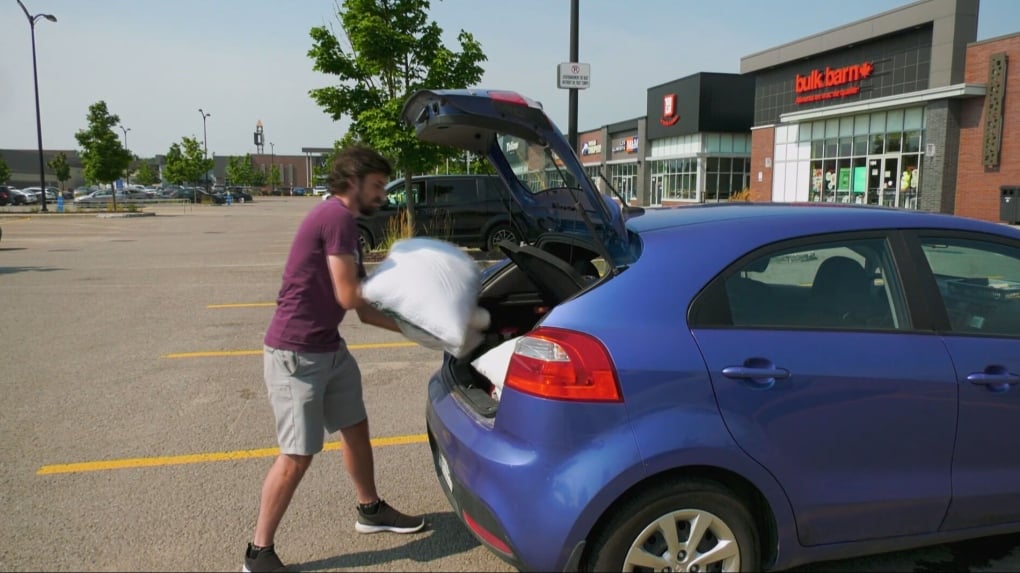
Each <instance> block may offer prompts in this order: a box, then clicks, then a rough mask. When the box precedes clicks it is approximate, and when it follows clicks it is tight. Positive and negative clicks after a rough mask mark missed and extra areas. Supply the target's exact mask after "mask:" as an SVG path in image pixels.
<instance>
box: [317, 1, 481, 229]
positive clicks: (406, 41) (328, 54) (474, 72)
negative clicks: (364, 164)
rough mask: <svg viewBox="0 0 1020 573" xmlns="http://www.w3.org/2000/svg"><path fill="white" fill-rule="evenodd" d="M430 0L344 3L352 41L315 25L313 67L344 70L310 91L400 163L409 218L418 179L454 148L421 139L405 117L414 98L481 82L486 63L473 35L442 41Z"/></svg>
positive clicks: (354, 135)
mask: <svg viewBox="0 0 1020 573" xmlns="http://www.w3.org/2000/svg"><path fill="white" fill-rule="evenodd" d="M429 6H430V2H429V0H344V1H343V4H342V7H338V14H337V19H338V20H339V22H340V26H341V29H342V31H343V36H344V40H345V41H346V45H343V44H341V42H340V40H339V39H338V38H337V37H336V36H335V35H334V34H333V32H332V31H331V30H330V29H328V28H326V27H325V26H320V27H316V28H312V30H311V32H310V35H311V37H312V48H311V50H309V51H308V56H309V57H310V58H311V59H312V61H313V62H314V65H313V68H314V69H315V70H316V71H318V72H322V73H325V74H330V75H335V76H337V78H338V80H339V83H338V85H335V86H328V87H324V88H318V89H313V90H311V92H310V95H311V97H312V99H313V100H315V102H316V103H318V104H319V106H320V107H322V108H323V110H324V111H326V113H328V114H329V115H330V116H331V117H332V118H333V119H334V120H339V119H340V118H341V117H343V116H348V117H349V118H350V119H351V126H350V132H349V133H348V135H349V136H351V139H353V140H358V141H362V142H364V143H366V144H368V145H371V146H372V147H374V148H375V149H377V150H378V151H379V152H380V153H382V154H383V155H385V156H387V157H389V158H391V160H395V161H394V165H396V167H397V169H398V170H399V171H402V172H403V173H404V181H405V189H406V190H407V193H406V195H407V196H408V199H409V202H408V213H407V215H408V218H409V221H408V223H409V226H410V228H411V229H414V228H415V222H414V204H413V201H414V197H413V196H412V195H411V193H410V190H411V177H412V176H413V174H414V173H426V172H429V171H431V170H432V168H433V167H435V166H436V165H438V164H439V163H440V162H441V161H443V160H444V159H445V158H446V157H448V156H449V150H448V149H444V148H441V147H439V146H436V145H432V144H427V143H424V142H422V141H419V140H418V139H417V138H416V137H415V136H414V131H413V129H412V128H410V127H408V126H405V125H404V124H403V122H401V120H400V111H401V109H402V108H403V105H404V102H405V100H406V99H407V97H408V96H409V95H410V94H412V93H414V92H415V91H417V90H419V89H422V88H437V89H438V88H445V89H452V88H466V87H468V86H470V85H474V84H476V83H477V82H478V81H479V80H480V79H481V77H482V73H483V72H484V70H483V69H482V67H481V66H480V65H479V64H480V63H481V62H483V61H485V59H486V58H485V54H483V53H482V47H481V44H479V43H478V42H477V41H476V40H475V39H474V36H472V35H471V34H470V33H468V32H465V31H464V30H461V31H460V33H459V34H458V35H457V41H458V42H459V44H460V52H454V51H452V50H450V49H448V48H446V47H445V46H444V45H443V42H442V34H443V30H442V28H440V27H439V25H438V24H436V23H435V22H431V23H430V22H429V21H428V10H429Z"/></svg>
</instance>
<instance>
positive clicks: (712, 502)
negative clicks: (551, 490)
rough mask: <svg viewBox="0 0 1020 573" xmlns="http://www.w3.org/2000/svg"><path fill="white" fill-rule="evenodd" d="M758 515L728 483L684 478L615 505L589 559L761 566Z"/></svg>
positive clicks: (606, 565)
mask: <svg viewBox="0 0 1020 573" xmlns="http://www.w3.org/2000/svg"><path fill="white" fill-rule="evenodd" d="M758 554H759V549H758V536H757V532H756V530H755V527H754V520H753V519H752V517H751V513H750V512H749V511H748V510H747V508H746V507H745V506H744V504H743V503H741V502H740V501H739V498H738V497H737V496H736V495H735V494H734V493H733V492H732V491H730V490H728V489H727V488H724V487H722V486H721V485H718V484H716V483H714V482H710V481H703V480H680V481H674V482H670V483H667V484H664V485H661V486H659V487H656V488H653V489H650V490H648V491H646V492H644V493H642V494H641V495H638V496H636V497H634V498H632V499H630V500H629V501H627V502H626V503H624V505H623V506H621V507H620V508H619V510H618V511H614V517H613V518H612V519H611V520H610V521H609V522H608V523H607V524H606V526H605V527H604V528H602V529H601V533H600V534H599V535H598V537H597V539H595V542H594V543H593V544H592V550H591V553H590V554H589V558H588V560H587V564H588V567H587V569H589V570H592V571H639V570H647V571H758V570H760V567H761V564H760V563H759V557H758Z"/></svg>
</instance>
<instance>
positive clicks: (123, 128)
mask: <svg viewBox="0 0 1020 573" xmlns="http://www.w3.org/2000/svg"><path fill="white" fill-rule="evenodd" d="M120 130H121V131H123V132H124V151H127V152H128V153H131V150H130V149H128V144H127V132H129V131H131V128H130V127H124V126H123V125H121V126H120ZM125 184H126V185H131V163H128V168H127V183H125Z"/></svg>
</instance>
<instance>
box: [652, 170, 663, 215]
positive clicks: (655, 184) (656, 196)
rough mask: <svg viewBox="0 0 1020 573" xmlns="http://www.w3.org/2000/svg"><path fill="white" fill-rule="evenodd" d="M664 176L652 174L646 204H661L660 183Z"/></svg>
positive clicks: (653, 205)
mask: <svg viewBox="0 0 1020 573" xmlns="http://www.w3.org/2000/svg"><path fill="white" fill-rule="evenodd" d="M664 179H665V177H663V176H662V175H652V182H651V185H652V188H651V190H650V192H649V194H648V204H649V205H651V206H652V207H658V206H660V205H662V184H663V182H664V181H663V180H664Z"/></svg>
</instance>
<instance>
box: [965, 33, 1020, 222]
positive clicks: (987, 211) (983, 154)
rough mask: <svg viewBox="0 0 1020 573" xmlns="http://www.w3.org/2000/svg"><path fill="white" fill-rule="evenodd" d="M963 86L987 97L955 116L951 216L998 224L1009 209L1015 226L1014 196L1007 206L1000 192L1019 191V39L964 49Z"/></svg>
mask: <svg viewBox="0 0 1020 573" xmlns="http://www.w3.org/2000/svg"><path fill="white" fill-rule="evenodd" d="M966 82H967V83H968V84H971V83H975V84H976V83H982V84H984V85H985V86H986V91H987V93H986V95H985V97H984V98H983V99H982V98H975V99H969V100H967V101H965V102H964V103H963V108H962V110H961V112H960V154H959V167H958V170H957V174H956V211H955V213H956V214H957V215H962V216H964V217H974V218H976V219H985V220H988V221H1000V220H1006V219H1003V218H1002V215H1003V213H1002V208H1004V207H1005V208H1009V207H1011V206H1012V207H1013V209H1015V210H1017V211H1015V213H1014V217H1015V218H1014V220H1017V219H1018V218H1020V217H1018V216H1017V215H1018V214H1020V205H1017V203H1016V202H1017V201H1020V194H1018V193H1016V191H1015V190H1014V191H1013V196H1012V198H1011V201H1012V202H1013V204H1012V205H1010V204H1009V202H1003V200H1004V199H1007V198H1008V196H1005V197H1004V196H1002V188H1003V187H1020V33H1016V34H1010V35H1008V36H1003V37H1000V38H991V39H988V40H984V41H981V42H975V43H973V44H971V45H969V46H967V73H966ZM1008 192H1009V191H1008V190H1007V193H1008Z"/></svg>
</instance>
